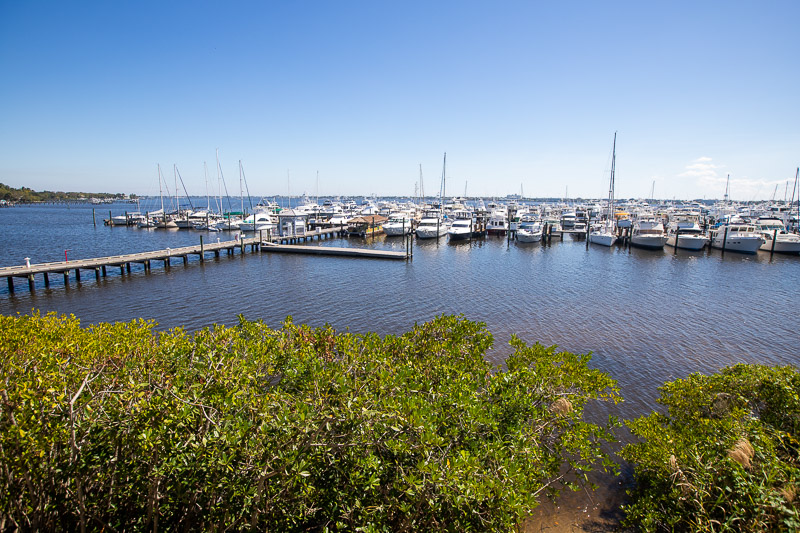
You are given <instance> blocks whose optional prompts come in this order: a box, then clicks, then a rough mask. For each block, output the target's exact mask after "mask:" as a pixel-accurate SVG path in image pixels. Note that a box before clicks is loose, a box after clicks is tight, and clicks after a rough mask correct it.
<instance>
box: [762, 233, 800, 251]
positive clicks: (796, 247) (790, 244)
mask: <svg viewBox="0 0 800 533" xmlns="http://www.w3.org/2000/svg"><path fill="white" fill-rule="evenodd" d="M760 249H761V250H764V251H765V252H771V251H773V248H772V239H769V240H766V239H765V240H764V244H762V245H761V247H760ZM774 251H775V252H777V253H781V254H800V240H797V241H795V240H791V241H786V240H781V238H780V235H779V236H778V239H777V240H776V241H775V249H774Z"/></svg>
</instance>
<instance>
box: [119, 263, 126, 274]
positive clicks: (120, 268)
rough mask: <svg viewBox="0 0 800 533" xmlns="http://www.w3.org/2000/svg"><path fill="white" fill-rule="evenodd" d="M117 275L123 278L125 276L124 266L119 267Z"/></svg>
mask: <svg viewBox="0 0 800 533" xmlns="http://www.w3.org/2000/svg"><path fill="white" fill-rule="evenodd" d="M119 275H120V276H124V275H125V265H120V266H119Z"/></svg>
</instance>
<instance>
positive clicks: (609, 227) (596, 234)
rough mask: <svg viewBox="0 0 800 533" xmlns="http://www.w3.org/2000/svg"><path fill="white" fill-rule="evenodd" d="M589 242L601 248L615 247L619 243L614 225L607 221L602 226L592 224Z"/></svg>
mask: <svg viewBox="0 0 800 533" xmlns="http://www.w3.org/2000/svg"><path fill="white" fill-rule="evenodd" d="M589 242H590V243H592V244H599V245H601V246H613V245H614V243H615V242H617V235H616V234H615V233H614V223H613V222H608V221H606V222H604V223H602V224H592V227H591V229H590V231H589Z"/></svg>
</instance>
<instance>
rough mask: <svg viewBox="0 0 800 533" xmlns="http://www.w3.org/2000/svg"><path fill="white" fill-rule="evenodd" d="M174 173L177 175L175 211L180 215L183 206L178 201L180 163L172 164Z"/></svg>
mask: <svg viewBox="0 0 800 533" xmlns="http://www.w3.org/2000/svg"><path fill="white" fill-rule="evenodd" d="M172 174H173V175H174V176H175V213H176V214H178V215H180V213H181V208H180V204H179V203H178V165H177V164H175V163H173V164H172Z"/></svg>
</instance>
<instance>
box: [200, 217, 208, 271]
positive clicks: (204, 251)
mask: <svg viewBox="0 0 800 533" xmlns="http://www.w3.org/2000/svg"><path fill="white" fill-rule="evenodd" d="M206 216H208V215H206ZM205 256H206V248H205V246H203V236H202V235H200V262H201V263H202V262H203V261H205Z"/></svg>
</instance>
